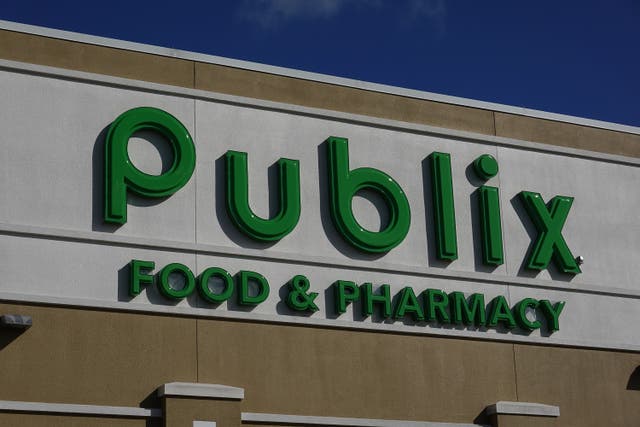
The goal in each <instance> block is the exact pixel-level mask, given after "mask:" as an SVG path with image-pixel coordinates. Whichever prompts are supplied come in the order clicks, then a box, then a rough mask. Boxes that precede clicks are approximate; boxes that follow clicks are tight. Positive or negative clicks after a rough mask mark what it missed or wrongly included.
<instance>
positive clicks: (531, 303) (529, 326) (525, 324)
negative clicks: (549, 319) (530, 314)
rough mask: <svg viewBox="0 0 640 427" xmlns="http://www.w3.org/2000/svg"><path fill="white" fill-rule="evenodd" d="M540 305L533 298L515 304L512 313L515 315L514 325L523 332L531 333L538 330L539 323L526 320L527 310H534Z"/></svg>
mask: <svg viewBox="0 0 640 427" xmlns="http://www.w3.org/2000/svg"><path fill="white" fill-rule="evenodd" d="M539 305H540V302H539V301H538V300H536V299H533V298H525V299H523V300H522V301H520V302H519V303H517V304H516V306H515V308H514V311H515V315H516V323H517V324H518V326H520V327H521V328H522V329H524V330H525V331H533V330H535V329H539V328H540V322H539V321H537V320H534V321H533V322H532V321H531V320H529V319H528V318H527V311H528V308H531V309H532V310H535V309H536V308H538V306H539Z"/></svg>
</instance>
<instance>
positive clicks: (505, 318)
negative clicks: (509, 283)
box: [488, 295, 516, 329]
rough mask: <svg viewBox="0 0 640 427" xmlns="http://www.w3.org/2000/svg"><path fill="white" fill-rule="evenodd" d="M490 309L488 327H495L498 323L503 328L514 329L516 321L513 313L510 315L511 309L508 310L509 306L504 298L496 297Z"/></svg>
mask: <svg viewBox="0 0 640 427" xmlns="http://www.w3.org/2000/svg"><path fill="white" fill-rule="evenodd" d="M490 307H491V308H490V310H489V322H488V325H489V326H492V327H495V326H497V325H498V322H502V323H503V324H504V326H506V327H507V328H509V329H513V328H515V327H516V321H515V319H514V318H513V313H511V309H509V304H508V303H507V300H506V299H505V297H503V296H502V295H498V296H497V297H495V298H494V299H493V300H492V301H491V304H490Z"/></svg>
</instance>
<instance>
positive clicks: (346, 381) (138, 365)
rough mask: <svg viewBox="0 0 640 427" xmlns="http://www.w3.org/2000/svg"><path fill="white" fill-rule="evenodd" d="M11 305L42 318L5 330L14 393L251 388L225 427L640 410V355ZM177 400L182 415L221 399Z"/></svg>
mask: <svg viewBox="0 0 640 427" xmlns="http://www.w3.org/2000/svg"><path fill="white" fill-rule="evenodd" d="M0 313H2V314H6V313H12V314H23V315H29V316H32V318H33V326H32V327H31V328H30V329H28V330H26V331H23V332H14V331H13V330H11V329H6V328H2V329H0V400H13V401H27V402H47V403H74V404H92V405H113V406H133V407H141V406H142V407H149V408H155V407H160V400H159V399H157V398H156V397H155V393H156V390H157V388H158V387H159V386H160V385H162V384H164V383H168V382H174V381H184V382H200V383H211V384H223V385H229V386H234V387H243V388H244V389H245V398H244V400H242V401H234V402H232V403H233V405H234V407H235V408H240V409H233V410H231V412H233V414H231V413H227V412H228V411H227V412H224V411H223V412H224V414H223V416H221V415H220V414H221V410H215V411H214V412H216V414H217V416H218V418H220V417H222V418H220V422H221V423H222V422H223V421H224V423H225V425H233V419H237V417H238V416H239V411H240V410H241V411H244V412H265V413H276V414H277V413H281V414H290V415H315V416H335V417H360V418H383V419H401V420H421V421H441V422H465V423H469V422H473V421H474V420H476V422H487V420H485V419H484V416H483V410H484V408H485V407H486V406H487V405H490V404H493V403H496V402H498V401H521V402H532V403H543V404H549V405H555V406H559V407H560V417H559V418H558V419H557V423H556V424H555V425H556V426H557V427H565V426H566V427H569V426H581V427H588V426H594V427H596V426H598V427H600V426H602V425H616V426H632V425H635V424H634V423H635V422H636V421H637V420H638V419H640V391H638V390H633V389H627V387H628V384H629V381H630V378H631V376H632V374H633V372H634V370H635V369H637V367H638V366H640V354H639V353H628V352H615V351H596V350H588V349H571V348H558V347H551V346H535V345H520V344H510V343H504V342H491V341H474V340H461V339H451V338H435V337H428V336H412V335H403V334H391V333H375V332H365V331H355V330H339V329H324V328H315V327H303V326H286V325H281V324H278V325H276V324H263V323H249V322H240V321H237V322H236V321H224V320H213V319H198V320H196V319H193V318H182V317H169V316H156V315H149V314H134V313H119V312H105V311H98V310H84V309H72V308H64V307H46V306H36V305H17V304H16V305H14V304H0ZM196 349H197V350H196ZM514 363H515V365H514ZM166 400H167V401H171V402H172V403H171V404H170V405H169V407H168V408H169V410H171V411H172V413H173V416H174V417H177V418H175V420H176V421H175V422H177V423H178V425H181V423H183V422H185V421H184V420H185V419H186V418H188V417H189V416H191V415H192V414H193V413H198V414H200V413H201V412H198V411H200V408H204V410H205V412H204V413H202V415H203V416H208V415H210V412H206V411H209V410H210V409H211V408H216V406H215V405H213V404H214V403H216V404H217V402H214V401H212V400H210V399H200V400H198V399H191V398H187V399H180V398H167V399H166ZM198 402H200V403H198ZM225 404H226V402H225ZM171 405H173V406H171ZM194 405H195V406H194ZM225 407H227V408H229V407H230V406H228V405H227V406H225ZM171 408H173V409H171ZM206 408H209V409H206ZM174 409H175V411H174ZM180 414H182V415H180ZM234 414H235V415H234ZM168 415H169V414H168ZM20 416H22V415H18V414H13V415H12V414H0V423H1V422H3V420H8V419H13V418H11V417H20ZM7 417H8V418H7ZM29 417H32V416H31V415H29ZM33 417H43V416H41V415H33ZM180 417H182V418H180ZM88 418H91V417H88ZM183 418H184V419H183ZM527 418H528V417H527ZM28 419H31V418H28ZM33 419H34V420H36V421H34V423H36V424H34V425H39V424H37V422H40V421H38V420H42V419H44V418H33ZM56 419H58V418H56ZM74 419H75V417H74ZM92 419H93V418H92ZM506 419H507V418H505V420H506ZM517 419H520V418H517ZM533 419H534V420H538V421H541V420H543V418H541V417H533ZM95 420H98V421H96V422H100V421H99V417H96V418H95ZM118 420H119V421H120V419H118ZM229 420H230V421H229ZM534 420H533V421H527V422H534ZM214 421H215V420H214ZM131 422H132V423H133V422H135V420H132V421H131ZM505 422H507V421H505ZM541 422H542V421H541ZM544 422H546V423H549V422H551V421H544ZM0 425H1V424H0ZM10 425H11V424H10ZM21 425H30V424H21ZM89 425H93V424H89ZM97 425H101V424H97ZM113 425H119V424H113ZM124 425H128V424H124ZM134 425H135V424H134ZM171 425H173V424H171ZM533 425H536V424H532V426H533ZM543 425H546V424H543ZM551 425H554V424H551ZM221 427H222V426H221Z"/></svg>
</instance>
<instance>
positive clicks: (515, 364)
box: [511, 343, 520, 402]
mask: <svg viewBox="0 0 640 427" xmlns="http://www.w3.org/2000/svg"><path fill="white" fill-rule="evenodd" d="M511 348H512V349H513V381H514V383H515V386H516V401H517V402H519V401H520V397H519V396H518V367H517V362H516V345H515V343H514V344H511Z"/></svg>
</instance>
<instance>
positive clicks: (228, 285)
mask: <svg viewBox="0 0 640 427" xmlns="http://www.w3.org/2000/svg"><path fill="white" fill-rule="evenodd" d="M211 278H218V279H221V280H222V283H223V284H224V289H223V290H222V291H221V292H220V293H215V292H213V291H212V290H211V289H210V288H209V279H211ZM198 292H200V296H201V297H202V298H204V299H205V300H207V301H209V302H211V303H213V304H219V303H221V302H224V301H226V300H228V299H229V298H231V294H233V277H231V275H230V274H229V273H228V272H227V270H224V269H222V268H217V267H209V268H207V269H206V270H204V271H203V272H202V273H200V276H199V277H198Z"/></svg>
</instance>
